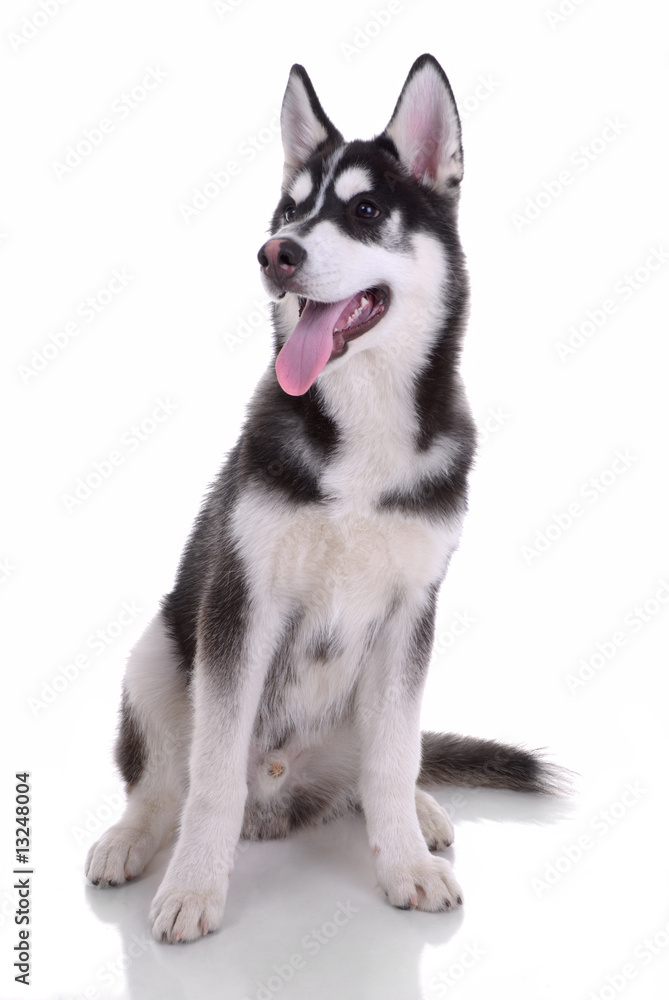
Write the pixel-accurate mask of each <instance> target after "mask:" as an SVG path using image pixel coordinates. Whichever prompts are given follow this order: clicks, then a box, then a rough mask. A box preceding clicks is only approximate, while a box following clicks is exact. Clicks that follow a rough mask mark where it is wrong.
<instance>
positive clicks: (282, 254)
mask: <svg viewBox="0 0 669 1000" xmlns="http://www.w3.org/2000/svg"><path fill="white" fill-rule="evenodd" d="M306 256H307V251H306V250H305V249H304V247H301V246H300V244H299V243H297V242H296V241H295V240H268V241H267V243H265V245H264V246H262V247H261V248H260V250H259V251H258V260H259V262H260V266H261V267H262V269H263V271H264V272H265V274H267V275H271V276H272V277H274V278H276V279H277V280H278V281H281V279H282V278H290V277H292V275H293V274H295V271H296V270H297V268H298V267H299V266H300V264H301V263H302V261H303V260H304V258H305V257H306Z"/></svg>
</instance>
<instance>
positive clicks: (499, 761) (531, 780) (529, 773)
mask: <svg viewBox="0 0 669 1000" xmlns="http://www.w3.org/2000/svg"><path fill="white" fill-rule="evenodd" d="M418 784H419V785H424V786H426V787H428V788H430V787H435V786H436V785H485V786H487V787H488V788H510V789H512V790H513V791H518V792H541V793H543V794H547V795H565V794H567V792H568V791H569V789H570V785H571V772H570V771H568V770H567V769H566V768H562V767H559V766H558V765H556V764H551V763H549V762H548V761H546V760H544V758H543V757H542V756H541V753H540V752H539V751H530V750H523V749H521V748H520V747H514V746H509V745H508V744H506V743H498V742H497V741H496V740H481V739H477V738H476V737H474V736H458V735H456V734H455V733H422V754H421V766H420V773H419V775H418Z"/></svg>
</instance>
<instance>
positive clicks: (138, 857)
mask: <svg viewBox="0 0 669 1000" xmlns="http://www.w3.org/2000/svg"><path fill="white" fill-rule="evenodd" d="M154 850H155V843H154V839H153V837H152V836H150V835H149V834H148V833H146V832H145V831H142V830H137V829H135V828H133V827H128V826H122V825H121V824H120V823H117V824H116V825H115V826H112V827H110V828H109V830H107V832H106V833H105V834H104V835H103V836H102V837H100V839H99V840H98V841H97V842H96V843H95V844H93V846H92V847H91V849H90V850H89V852H88V855H87V857H86V866H85V872H86V878H87V879H88V881H89V882H92V883H93V885H99V886H100V887H101V888H106V887H107V886H110V885H122V884H123V883H124V882H125V881H126V880H127V879H131V878H135V876H136V875H139V874H140V873H141V872H142V871H143V870H144V868H145V867H146V865H147V864H148V862H149V861H150V860H151V857H152V855H153V853H154Z"/></svg>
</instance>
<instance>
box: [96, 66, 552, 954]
mask: <svg viewBox="0 0 669 1000" xmlns="http://www.w3.org/2000/svg"><path fill="white" fill-rule="evenodd" d="M281 135H282V143H283V149H284V156H285V164H284V170H283V181H282V189H281V198H280V201H279V203H278V206H277V208H276V210H275V212H274V215H273V217H272V221H271V227H270V238H269V239H268V240H267V241H266V242H265V243H264V244H263V246H262V247H261V249H260V251H259V253H258V261H259V263H260V270H261V277H262V282H263V284H264V287H265V290H266V291H267V293H268V295H269V296H270V298H271V299H272V300H273V303H272V311H273V325H274V356H273V358H272V363H271V365H270V366H269V368H268V369H267V370H266V372H265V374H264V376H263V377H262V378H261V380H260V382H259V384H258V386H257V389H256V391H255V394H254V395H253V397H252V400H251V403H250V406H249V410H248V415H247V419H246V422H245V424H244V427H243V429H242V431H241V435H240V437H239V440H238V442H237V444H236V446H235V447H234V448H233V449H232V451H231V452H230V454H229V455H228V457H227V460H226V462H225V464H224V466H223V469H222V471H221V473H220V475H219V477H218V478H217V479H216V481H215V482H214V484H213V486H212V488H211V490H210V492H209V494H208V496H207V498H206V500H205V502H204V504H203V507H202V509H201V512H200V514H199V516H198V518H197V520H196V523H195V526H194V528H193V531H192V534H191V536H190V539H189V541H188V543H187V546H186V549H185V552H184V554H183V556H182V559H181V563H180V567H179V570H178V574H177V578H176V582H175V585H174V589H173V590H172V591H171V593H170V594H168V595H167V596H166V597H165V598H164V599H163V601H162V605H161V608H160V611H159V613H158V614H157V616H156V617H155V618H154V619H153V620H152V621H151V623H150V624H149V626H148V628H147V630H146V632H145V633H144V635H143V636H142V638H141V639H140V641H139V643H138V644H137V646H136V647H135V648H134V650H133V651H132V653H131V656H130V659H129V661H128V665H127V669H126V674H125V679H124V684H123V696H122V704H121V717H120V726H119V731H118V736H117V743H116V761H117V764H118V767H119V770H120V772H121V775H122V777H123V779H124V781H125V784H126V788H127V806H126V809H125V812H124V814H123V816H122V818H121V820H120V822H118V823H117V824H116V825H114V826H112V827H111V829H109V830H108V831H107V832H106V833H105V834H104V835H103V836H102V838H101V839H100V840H99V841H98V842H97V843H96V844H95V845H94V846H93V847H92V848H91V850H90V851H89V854H88V858H87V861H86V874H87V877H88V879H89V881H90V882H92V883H93V884H95V885H97V886H112V885H119V884H121V883H123V882H125V881H126V880H128V879H132V878H134V877H136V876H138V875H139V874H140V873H141V872H142V870H143V869H144V867H145V866H146V864H147V862H148V861H149V860H150V859H151V857H152V856H153V855H154V853H155V852H156V850H157V849H158V848H159V847H160V846H161V845H163V844H164V843H165V842H166V841H167V840H168V838H169V837H170V836H171V835H172V833H173V832H174V831H175V829H177V828H178V838H177V840H176V845H175V847H174V851H173V854H172V857H171V860H170V862H169V865H168V867H167V871H166V873H165V876H164V878H163V881H162V884H161V885H160V888H159V890H158V893H157V895H156V897H155V899H154V901H153V905H152V909H151V914H150V921H151V924H152V932H153V935H154V937H155V938H156V939H157V940H158V941H166V942H185V941H192V940H195V939H197V938H199V937H201V936H203V935H206V934H207V933H209V932H211V931H214V930H216V929H218V928H220V926H221V923H222V919H223V912H224V905H225V899H226V893H227V887H228V879H229V876H230V873H231V870H232V867H233V858H234V854H235V849H236V845H237V843H238V841H239V838H240V836H241V837H243V838H255V839H263V838H275V837H285V836H286V835H287V834H288V833H289V832H290V831H291V830H295V829H298V828H300V827H304V826H306V825H312V824H319V823H323V822H325V821H327V820H330V819H333V818H334V817H338V816H341V815H343V814H345V813H347V812H349V811H351V810H354V809H361V810H362V812H363V813H364V818H365V822H366V827H367V834H368V838H369V843H370V847H371V849H372V852H373V857H374V863H375V865H376V878H377V880H378V883H379V884H380V886H381V888H382V889H383V890H384V891H385V893H386V895H387V897H388V900H389V902H390V903H391V904H392V905H393V906H396V907H399V908H403V909H419V910H430V911H439V910H449V909H450V910H454V909H455V908H457V907H459V906H460V905H461V904H462V892H461V889H460V887H459V885H458V883H457V881H456V879H455V876H454V874H453V871H452V869H451V866H450V865H449V863H448V862H447V861H446V860H445V859H444V858H442V857H439V856H436V855H435V854H434V853H433V852H434V851H439V850H442V849H444V848H445V847H447V846H448V845H449V844H450V843H451V842H452V840H453V827H452V825H451V822H450V820H449V818H448V816H447V815H446V812H445V811H444V809H442V808H441V806H440V805H438V803H437V802H436V801H435V799H434V798H433V797H432V796H430V795H429V794H428V793H427V791H426V790H425V789H426V788H429V787H434V786H438V785H441V784H444V783H454V784H460V785H487V786H490V787H494V788H511V789H518V790H522V791H529V792H544V793H546V792H551V791H554V790H555V787H556V782H557V772H556V769H555V768H554V766H553V765H550V764H548V763H546V762H545V761H544V760H543V758H542V757H541V756H540V755H538V754H536V753H532V752H528V751H525V750H523V749H520V748H516V747H512V746H507V745H504V744H500V743H497V742H495V741H491V740H481V739H474V738H470V737H462V736H456V735H448V734H438V733H423V734H421V731H420V724H419V719H420V708H421V696H422V691H423V687H424V682H425V678H426V672H427V669H428V665H429V661H430V655H431V648H432V643H433V636H434V625H435V611H436V605H437V595H438V591H439V587H440V585H441V582H442V580H443V579H444V575H445V573H446V570H447V567H448V564H449V560H450V559H451V556H452V555H453V552H454V551H455V549H456V547H457V545H458V541H459V538H460V534H461V530H462V524H463V518H464V516H465V511H466V507H467V479H468V473H469V471H470V468H471V465H472V460H473V456H474V451H475V438H476V434H475V425H474V421H473V419H472V416H471V413H470V410H469V407H468V404H467V401H466V397H465V394H464V390H463V386H462V382H461V377H460V374H459V371H458V366H459V357H460V350H461V341H462V337H463V334H464V329H465V324H466V318H467V309H468V299H469V289H468V279H467V272H466V266H465V259H464V254H463V250H462V247H461V244H460V240H459V237H458V228H457V207H458V198H459V189H460V182H461V179H462V173H463V158H462V146H461V133H460V121H459V117H458V112H457V108H456V104H455V100H454V97H453V93H452V90H451V87H450V84H449V82H448V79H447V77H446V75H445V73H444V71H443V69H442V68H441V66H440V65H439V63H438V62H437V60H436V59H435V58H434V57H433V56H431V55H427V54H426V55H423V56H421V57H420V58H419V59H418V60H417V61H416V62H415V63H414V65H413V66H412V68H411V70H410V72H409V75H408V77H407V79H406V82H405V84H404V87H403V89H402V91H401V94H400V96H399V99H398V101H397V104H396V106H395V109H394V111H393V114H392V116H391V118H390V122H389V124H388V125H387V127H386V128H385V130H384V131H383V132H381V133H380V134H379V135H377V136H376V137H375V138H374V139H372V140H370V141H362V140H355V141H352V142H345V141H344V139H343V137H342V135H341V134H340V132H339V131H338V130H337V129H336V128H335V127H334V125H333V124H332V122H331V121H330V120H329V118H328V117H327V116H326V114H325V112H324V111H323V108H322V107H321V104H320V102H319V100H318V97H317V96H316V92H315V90H314V88H313V85H312V83H311V81H310V79H309V77H308V75H307V73H306V72H305V70H304V69H303V67H302V66H299V65H295V66H293V67H292V69H291V71H290V76H289V79H288V85H287V88H286V92H285V96H284V100H283V105H282V110H281Z"/></svg>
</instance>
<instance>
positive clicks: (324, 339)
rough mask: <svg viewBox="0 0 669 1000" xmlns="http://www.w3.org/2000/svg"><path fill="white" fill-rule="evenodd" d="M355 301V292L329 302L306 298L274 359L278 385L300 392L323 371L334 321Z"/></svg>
mask: <svg viewBox="0 0 669 1000" xmlns="http://www.w3.org/2000/svg"><path fill="white" fill-rule="evenodd" d="M356 301H357V296H354V297H353V298H352V299H343V300H342V301H341V302H332V303H323V302H313V301H312V300H311V299H308V300H307V303H306V305H305V307H304V309H303V310H302V315H301V316H300V319H299V321H298V324H297V326H296V327H295V329H294V330H293V332H292V333H291V335H290V337H289V338H288V340H287V341H286V343H285V344H284V345H283V347H282V348H281V350H280V352H279V355H278V357H277V359H276V365H275V368H276V375H277V378H278V380H279V385H280V386H281V388H282V389H283V391H284V392H287V393H288V395H289V396H301V395H302V394H303V393H305V392H306V391H307V389H308V388H309V386H310V385H311V384H312V383H313V381H314V379H315V378H316V376H317V375H319V374H320V372H322V371H323V369H324V368H325V366H326V364H327V363H328V361H329V359H330V355H331V354H332V343H333V342H332V333H333V330H334V327H335V323H336V322H337V320H338V319H339V317H340V316H341V314H342V312H343V311H344V309H345V308H347V307H348V305H349V303H354V302H356Z"/></svg>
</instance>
